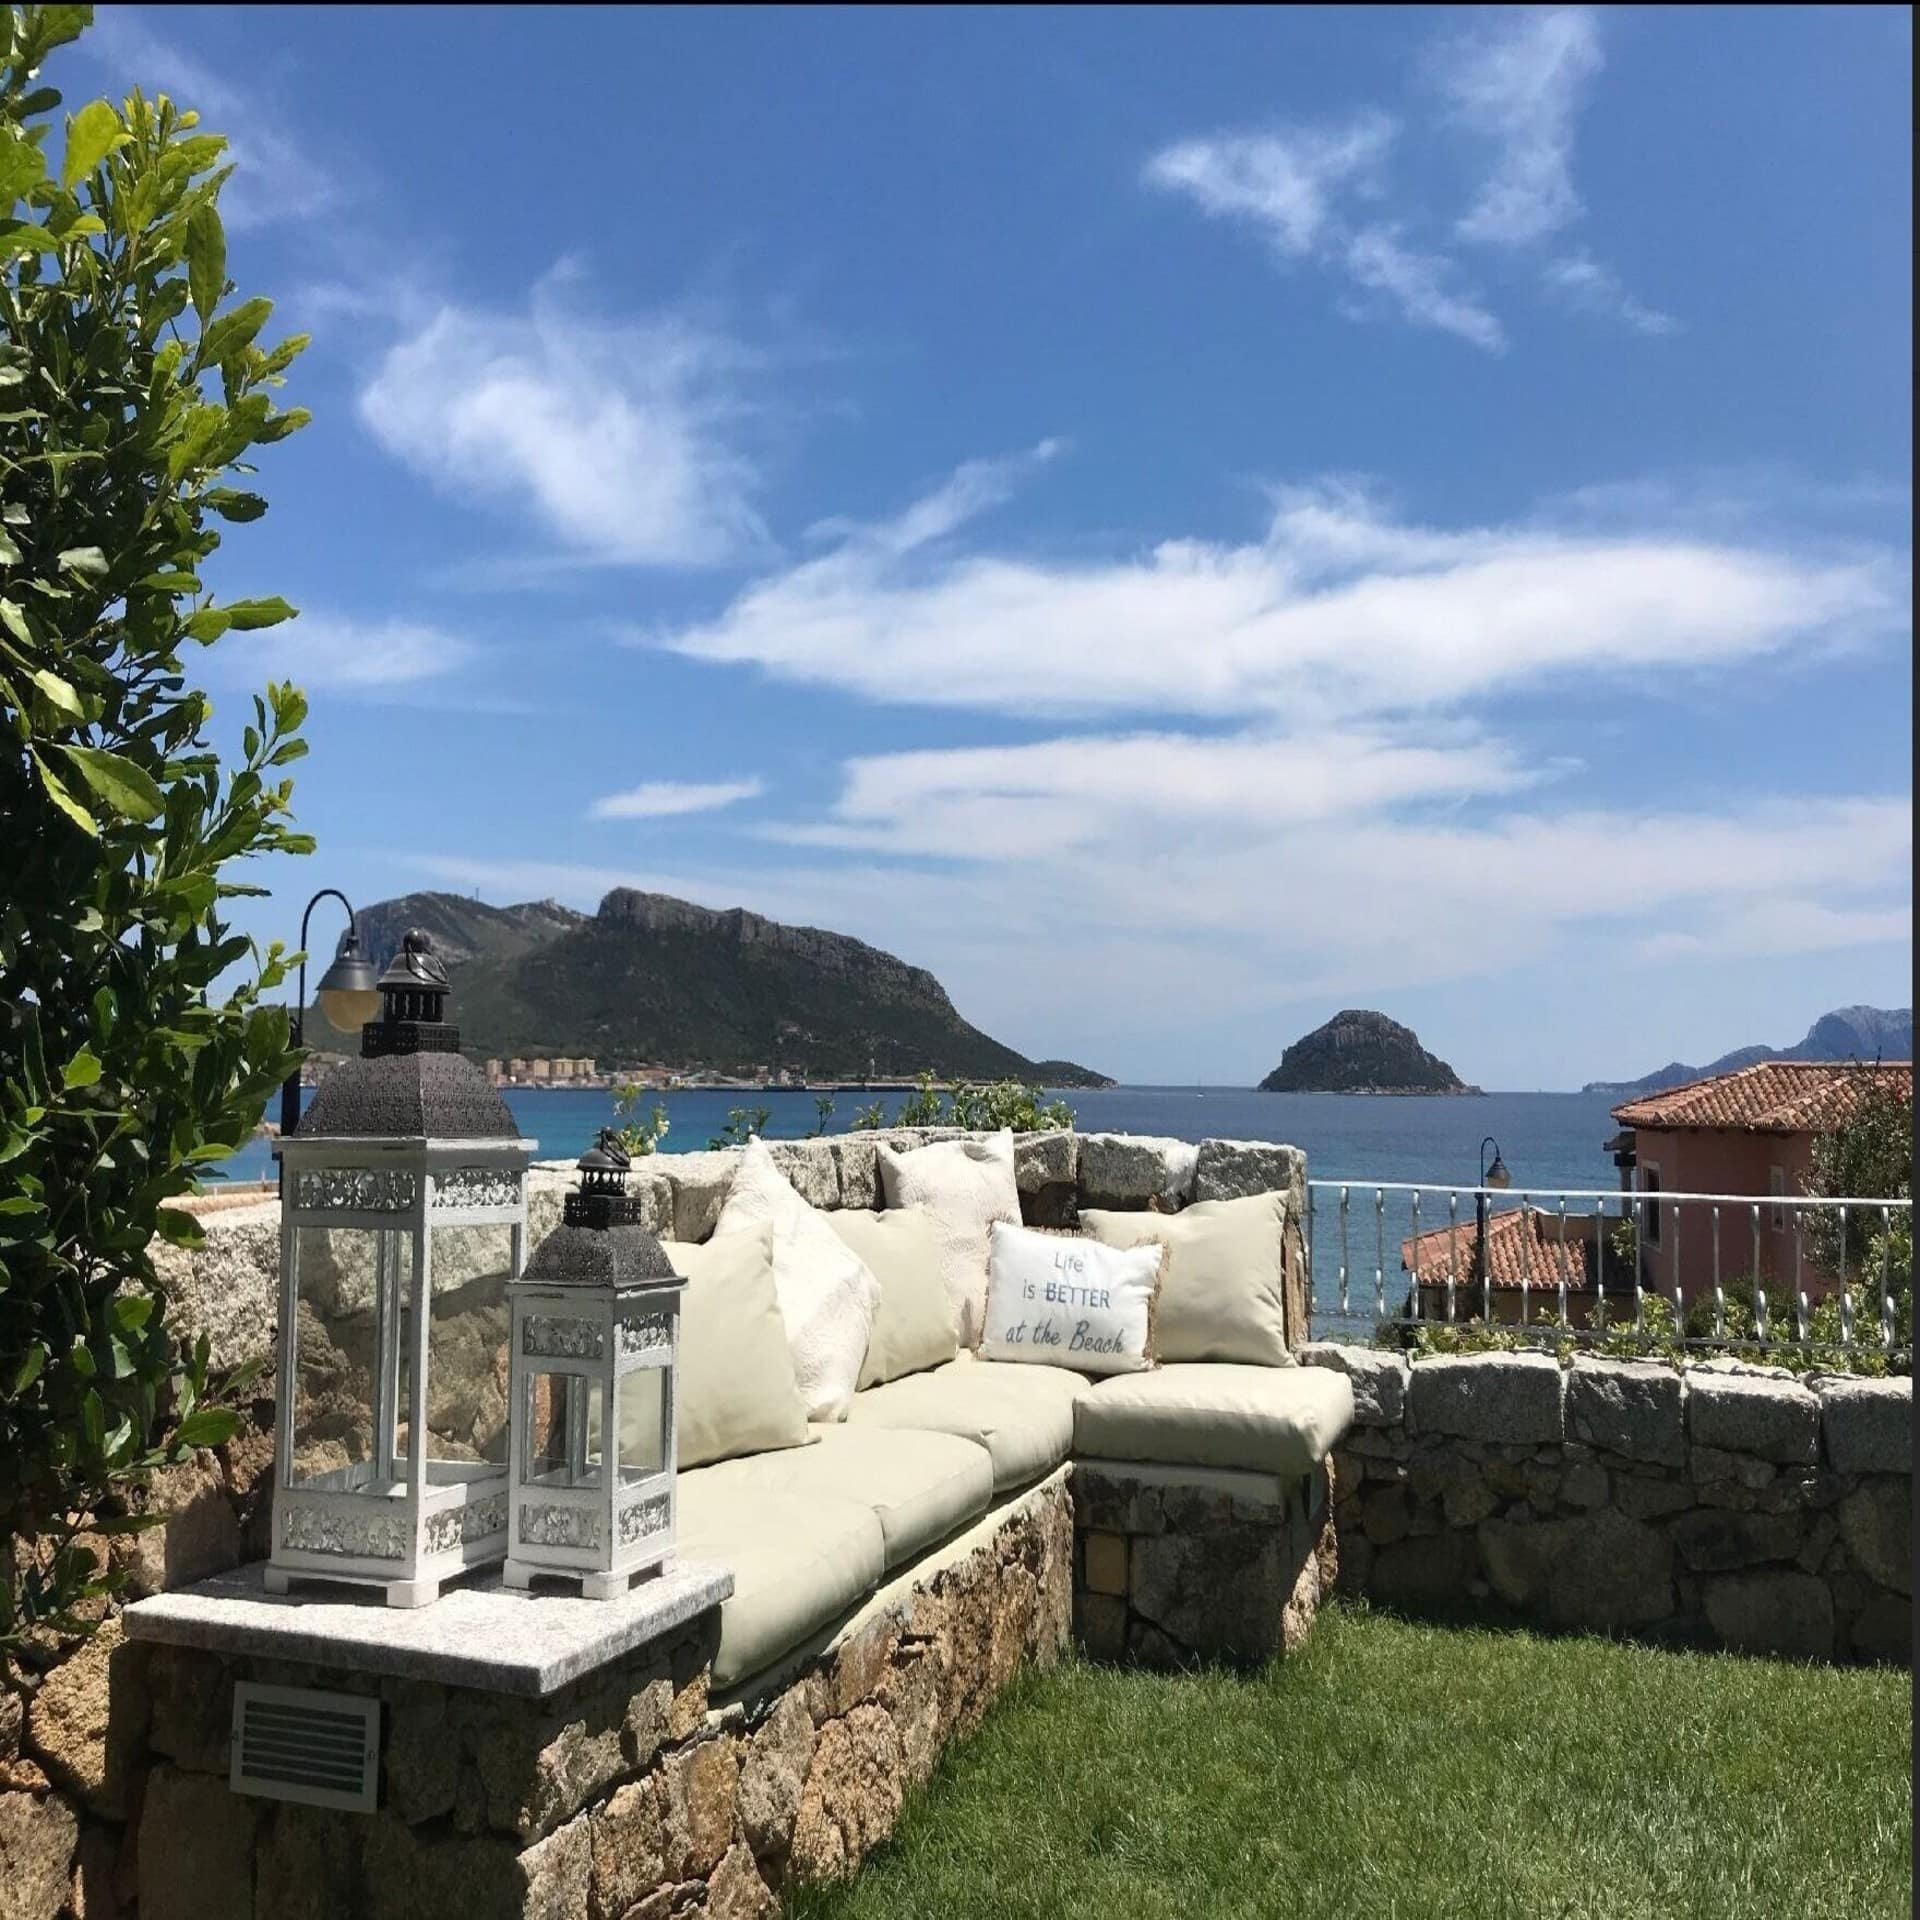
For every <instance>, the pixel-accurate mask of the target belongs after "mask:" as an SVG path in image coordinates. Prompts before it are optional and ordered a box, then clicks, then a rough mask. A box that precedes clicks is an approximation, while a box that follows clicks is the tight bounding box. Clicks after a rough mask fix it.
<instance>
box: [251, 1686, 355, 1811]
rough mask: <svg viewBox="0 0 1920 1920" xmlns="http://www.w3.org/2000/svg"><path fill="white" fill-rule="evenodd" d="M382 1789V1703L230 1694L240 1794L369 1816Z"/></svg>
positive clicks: (343, 1696) (286, 1692)
mask: <svg viewBox="0 0 1920 1920" xmlns="http://www.w3.org/2000/svg"><path fill="white" fill-rule="evenodd" d="M379 1781H380V1702H379V1701H378V1700H368V1699H364V1698H362V1697H361V1696H360V1695H359V1694H353V1693H317V1692H314V1691H313V1690H311V1689H310V1688H306V1687H267V1686H261V1685H260V1684H258V1683H257V1682H255V1681H252V1680H241V1681H239V1682H237V1683H236V1684H235V1686H234V1689H233V1771H232V1774H231V1775H230V1777H229V1784H230V1785H231V1786H232V1788H233V1790H234V1792H235V1793H251V1794H258V1795H260V1796H261V1797H262V1798H264V1799H268V1800H298V1801H300V1802H301V1803H302V1804H303V1805H305V1806H310V1807H341V1808H344V1809H346V1810H347V1811H348V1812H351V1813H371V1812H372V1811H373V1809H374V1804H375V1801H376V1799H377V1797H378V1791H379Z"/></svg>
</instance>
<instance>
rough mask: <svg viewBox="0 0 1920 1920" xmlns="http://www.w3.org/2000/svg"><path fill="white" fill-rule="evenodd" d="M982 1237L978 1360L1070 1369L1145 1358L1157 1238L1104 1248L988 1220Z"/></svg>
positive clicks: (1115, 1366) (1117, 1365)
mask: <svg viewBox="0 0 1920 1920" xmlns="http://www.w3.org/2000/svg"><path fill="white" fill-rule="evenodd" d="M990 1244H991V1248H992V1252H991V1255H990V1261H989V1271H988V1277H987V1311H986V1323H985V1326H984V1329H983V1331H982V1333H981V1337H980V1357H981V1359H983V1360H1038V1361H1043V1362H1045V1363H1046V1364H1047V1365H1049V1366H1055V1367H1072V1368H1073V1369H1074V1370H1075V1371H1076V1372H1078V1373H1139V1372H1141V1371H1142V1370H1143V1369H1145V1368H1147V1367H1150V1366H1152V1365H1153V1358H1152V1335H1153V1302H1154V1296H1155V1294H1157V1293H1158V1292H1159V1290H1160V1270H1161V1267H1162V1265H1163V1263H1164V1260H1165V1257H1166V1250H1165V1248H1163V1247H1162V1246H1161V1245H1160V1244H1159V1243H1158V1242H1157V1241H1147V1242H1143V1243H1142V1244H1141V1245H1139V1246H1137V1247H1106V1246H1102V1245H1101V1244H1100V1242H1099V1241H1098V1240H1088V1239H1085V1238H1083V1237H1082V1236H1081V1235H1079V1234H1077V1233H1042V1232H1040V1231H1038V1230H1037V1229H1035V1228H1033V1227H1010V1226H1008V1225H1006V1224H1005V1222H1003V1221H996V1222H995V1223H994V1225H993V1229H992V1239H991V1243H990Z"/></svg>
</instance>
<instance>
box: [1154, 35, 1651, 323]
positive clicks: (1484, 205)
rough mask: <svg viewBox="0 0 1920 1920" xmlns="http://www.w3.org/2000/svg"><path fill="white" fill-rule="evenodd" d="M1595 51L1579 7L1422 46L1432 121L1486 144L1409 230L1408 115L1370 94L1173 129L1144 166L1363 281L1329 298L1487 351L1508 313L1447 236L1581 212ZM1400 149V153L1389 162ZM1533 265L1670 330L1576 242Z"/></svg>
mask: <svg viewBox="0 0 1920 1920" xmlns="http://www.w3.org/2000/svg"><path fill="white" fill-rule="evenodd" d="M1601 65H1602V53H1601V45H1600V32H1599V27H1598V24H1597V22H1596V20H1595V17H1594V15H1593V14H1592V13H1591V12H1590V11H1589V10H1588V9H1586V8H1583V7H1563V8H1554V9H1550V10H1546V11H1519V12H1513V13H1507V14H1501V15H1498V16H1496V17H1495V19H1494V21H1493V23H1492V24H1491V25H1489V26H1486V27H1484V28H1482V29H1480V30H1478V31H1476V32H1473V33H1470V34H1467V35H1464V36H1458V37H1454V38H1451V39H1448V40H1445V41H1443V42H1442V43H1440V44H1439V45H1438V46H1436V47H1435V48H1434V49H1432V50H1431V51H1430V54H1429V57H1428V61H1427V67H1428V71H1429V74H1430V77H1431V79H1432V81H1433V83H1434V85H1435V86H1436V88H1437V90H1438V92H1439V94H1440V97H1441V100H1442V102H1443V107H1442V114H1441V122H1442V126H1443V127H1444V128H1445V129H1447V130H1450V131H1451V132H1453V133H1454V134H1456V135H1460V136H1464V137H1465V138H1467V139H1469V140H1471V141H1473V142H1475V143H1476V144H1479V145H1482V146H1485V145H1489V144H1490V145H1491V148H1492V159H1491V162H1490V164H1489V166H1488V168H1487V170H1486V173H1485V176H1484V178H1483V179H1482V180H1481V182H1480V185H1479V187H1478V188H1477V190H1476V191H1475V193H1474V196H1473V199H1472V202H1471V204H1470V205H1469V206H1468V207H1467V208H1466V210H1465V211H1464V212H1463V213H1461V214H1460V216H1459V217H1458V218H1457V219H1456V220H1454V222H1453V223H1452V226H1451V229H1450V230H1449V231H1447V232H1444V233H1442V232H1433V231H1431V223H1427V231H1426V235H1425V237H1422V226H1423V223H1422V220H1421V217H1420V214H1419V212H1418V211H1417V209H1416V207H1415V205H1414V204H1413V203H1412V202H1411V201H1409V202H1408V203H1407V204H1406V205H1405V206H1402V205H1400V204H1399V203H1398V202H1397V201H1396V199H1395V181H1394V178H1393V175H1392V171H1391V170H1390V165H1389V163H1390V161H1392V160H1394V159H1395V157H1396V154H1397V152H1398V150H1400V149H1404V148H1406V147H1407V146H1409V145H1410V144H1411V142H1412V138H1413V135H1414V134H1415V133H1417V132H1418V131H1419V130H1418V128H1410V126H1409V121H1408V117H1407V116H1406V115H1405V114H1397V113H1393V112H1389V111H1388V110H1387V109H1386V108H1384V107H1382V106H1379V105H1372V106H1366V107H1362V108H1359V109H1357V110H1355V111H1354V112H1352V113H1350V114H1349V115H1347V116H1346V117H1345V118H1344V119H1339V120H1334V121H1329V122H1327V123H1325V124H1322V125H1320V126H1315V127H1291V128H1278V129H1268V130H1265V131H1260V132H1229V133H1219V134H1214V135H1210V136H1208V137H1206V138H1203V139H1188V140H1181V141H1177V142H1175V143H1173V144H1172V145H1170V146H1167V147H1165V148H1162V149H1161V150H1160V151H1159V152H1157V153H1156V154H1154V155H1153V156H1152V158H1150V159H1149V160H1148V162H1147V165H1146V168H1145V173H1144V177H1145V180H1146V182H1147V184H1148V185H1149V186H1152V187H1156V188H1159V189H1162V190H1164V191H1167V192H1172V193H1177V194H1180V195H1181V196H1183V197H1184V198H1186V199H1188V200H1190V201H1191V202H1192V203H1193V204H1194V205H1195V206H1196V207H1198V208H1199V209H1200V211H1201V212H1202V213H1204V214H1207V215H1208V216H1209V217H1211V218H1215V219H1222V220H1231V221H1235V222H1238V223H1240V224H1241V225H1244V226H1248V227H1250V228H1252V229H1253V230H1254V231H1256V232H1258V233H1259V234H1260V235H1261V236H1262V237H1263V238H1264V239H1265V240H1266V241H1267V242H1268V244H1269V245H1270V246H1271V247H1272V249H1273V251H1274V252H1275V254H1276V255H1277V256H1278V257H1279V258H1280V259H1281V260H1282V261H1283V262H1287V263H1290V264H1311V265H1313V266H1316V267H1318V268H1320V269H1322V270H1324V271H1326V272H1328V273H1331V274H1334V275H1336V276H1338V277H1339V278H1340V279H1341V280H1343V281H1345V282H1346V283H1347V284H1348V286H1349V287H1350V288H1357V289H1359V290H1360V292H1361V294H1363V295H1374V296H1377V299H1376V300H1374V301H1369V300H1367V299H1364V298H1360V299H1356V298H1355V297H1354V296H1353V294H1352V293H1351V292H1349V293H1348V294H1346V295H1345V296H1344V297H1343V298H1342V299H1341V301H1340V302H1339V304H1340V307H1341V310H1342V311H1344V312H1347V313H1349V314H1351V315H1353V316H1354V317H1355V318H1367V317H1370V315H1371V313H1372V312H1373V311H1374V309H1375V308H1376V307H1379V306H1384V307H1385V308H1386V309H1387V310H1389V311H1391V312H1393V313H1396V314H1397V315H1398V316H1399V317H1400V318H1401V319H1402V320H1404V321H1406V322H1407V324H1408V325H1410V326H1414V327H1421V328H1428V329H1432V330H1435V331H1438V332H1441V333H1449V334H1452V335H1453V336H1454V337H1455V338H1457V339H1461V340H1465V341H1467V342H1468V343H1469V344H1471V345H1473V346H1476V347H1479V348H1480V349H1481V350H1482V351H1483V352H1487V353H1494V354H1497V353H1501V352H1504V351H1505V350H1506V347H1507V344H1508V330H1507V327H1506V325H1505V324H1504V323H1503V322H1502V320H1501V319H1500V317H1499V316H1498V314H1496V313H1495V311H1494V309H1493V307H1492V305H1491V304H1490V302H1489V301H1488V299H1487V297H1486V296H1485V295H1484V294H1483V293H1482V292H1481V291H1480V290H1479V289H1478V288H1477V287H1475V286H1474V285H1473V284H1472V282H1471V280H1470V278H1469V277H1468V275H1467V274H1466V273H1464V272H1463V270H1462V269H1461V267H1460V264H1459V262H1458V261H1457V260H1456V259H1454V258H1453V256H1452V253H1451V252H1450V251H1449V247H1450V246H1451V245H1454V244H1460V245H1470V246H1481V247H1494V248H1499V249H1504V250H1509V251H1511V250H1514V249H1518V248H1528V247H1535V246H1537V245H1538V244H1539V243H1541V242H1543V241H1545V240H1547V239H1548V238H1549V237H1551V236H1552V235H1554V234H1556V233H1558V232H1560V231H1561V230H1562V229H1563V228H1565V227H1567V226H1569V225H1570V224H1572V223H1573V222H1574V221H1576V220H1578V219H1579V218H1580V217H1581V214H1582V211H1583V209H1582V206H1581V201H1580V196H1579V194H1578V192H1577V191H1576V190H1575V187H1574V180H1573V146H1574V127H1575V122H1576V119H1577V117H1578V113H1579V109H1580V106H1581V103H1582V100H1583V97H1584V95H1585V92H1586V88H1587V86H1588V83H1589V82H1590V81H1591V80H1592V78H1593V76H1594V75H1595V74H1597V73H1598V72H1599V70H1600V68H1601ZM1408 165H1409V163H1408V162H1407V161H1406V160H1405V159H1404V157H1402V158H1401V162H1400V170H1401V171H1402V172H1405V171H1407V169H1408ZM1542 280H1543V283H1544V285H1545V286H1546V288H1547V290H1548V292H1549V293H1550V294H1551V296H1552V297H1553V298H1555V299H1556V300H1557V301H1558V302H1559V303H1560V304H1562V305H1565V306H1568V307H1571V308H1574V309H1576V310H1578V311H1582V312H1587V313H1595V314H1601V315H1604V316H1606V317H1609V318H1613V319H1617V320H1619V321H1621V322H1623V323H1624V324H1625V325H1627V326H1628V327H1630V328H1631V329H1633V331H1635V332H1637V333H1641V334H1646V335H1650V336H1651V335H1659V334H1665V333H1671V332H1673V331H1675V322H1674V321H1673V319H1672V318H1671V317H1670V316H1669V315H1667V314H1664V313H1661V312H1658V311H1657V310H1656V309H1654V308H1652V307H1649V306H1647V305H1645V304H1644V303H1643V302H1641V301H1639V300H1636V299H1635V298H1634V297H1633V296H1632V295H1631V294H1630V293H1628V291H1627V290H1626V288H1625V287H1624V286H1623V285H1622V284H1621V282H1620V279H1619V277H1618V275H1617V274H1615V273H1614V272H1613V271H1612V270H1611V269H1610V268H1607V267H1605V266H1603V265H1601V264H1600V263H1599V262H1597V261H1595V260H1594V259H1592V258H1591V256H1590V255H1588V254H1586V253H1585V252H1579V253H1572V254H1565V255H1562V256H1561V257H1559V258H1557V259H1555V260H1554V261H1552V262H1550V263H1549V264H1548V265H1547V266H1546V267H1545V268H1544V269H1543V272H1542Z"/></svg>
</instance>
